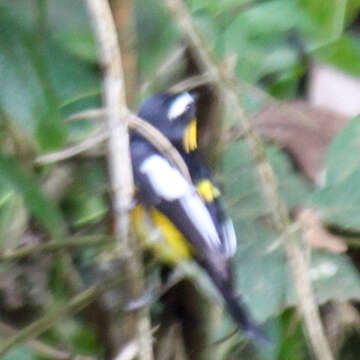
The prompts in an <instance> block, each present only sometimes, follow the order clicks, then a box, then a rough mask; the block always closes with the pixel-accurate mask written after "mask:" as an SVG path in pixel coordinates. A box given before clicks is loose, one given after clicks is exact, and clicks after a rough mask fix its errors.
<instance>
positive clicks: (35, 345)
mask: <svg viewBox="0 0 360 360" xmlns="http://www.w3.org/2000/svg"><path fill="white" fill-rule="evenodd" d="M17 331H18V330H16V329H14V328H13V327H12V326H9V325H7V324H4V323H2V322H0V333H1V334H2V335H5V336H14V335H15V334H16V333H17ZM26 346H28V347H29V348H30V349H31V350H33V351H34V352H36V353H38V354H39V355H42V356H45V357H46V358H51V359H53V360H95V358H94V357H92V356H86V355H79V354H72V353H69V352H66V351H63V350H59V349H56V348H54V347H52V346H50V345H47V344H45V343H43V342H41V341H39V340H29V341H28V342H27V343H26Z"/></svg>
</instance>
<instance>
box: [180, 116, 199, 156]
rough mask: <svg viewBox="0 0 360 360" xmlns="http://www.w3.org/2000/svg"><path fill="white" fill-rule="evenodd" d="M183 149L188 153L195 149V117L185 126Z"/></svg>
mask: <svg viewBox="0 0 360 360" xmlns="http://www.w3.org/2000/svg"><path fill="white" fill-rule="evenodd" d="M183 147H184V150H185V151H186V152H187V153H189V152H191V151H194V150H196V149H197V125H196V118H194V119H193V120H191V121H190V123H189V124H188V125H187V126H186V128H185V134H184V138H183Z"/></svg>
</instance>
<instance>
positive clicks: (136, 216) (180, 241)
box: [131, 205, 191, 264]
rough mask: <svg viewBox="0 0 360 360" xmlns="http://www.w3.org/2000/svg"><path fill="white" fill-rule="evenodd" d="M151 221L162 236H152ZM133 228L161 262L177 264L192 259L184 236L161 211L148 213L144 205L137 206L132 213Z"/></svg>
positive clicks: (144, 244)
mask: <svg viewBox="0 0 360 360" xmlns="http://www.w3.org/2000/svg"><path fill="white" fill-rule="evenodd" d="M148 215H150V219H149V216H148ZM149 220H150V222H153V223H154V225H156V226H157V227H158V228H159V230H160V232H161V235H162V236H155V237H152V236H151V225H149V223H148V222H149ZM151 220H152V221H151ZM131 226H132V227H133V230H134V232H135V233H136V235H137V236H138V238H139V240H140V241H141V242H142V244H143V246H144V248H146V249H148V250H150V251H152V252H153V253H154V255H155V256H156V257H157V258H158V259H159V260H160V261H161V262H164V263H168V264H176V263H178V262H180V261H184V260H188V259H189V258H190V257H191V255H190V254H191V249H190V246H189V244H188V243H187V241H186V239H185V238H184V236H183V235H182V234H181V233H180V231H179V230H178V229H177V228H176V227H175V225H174V224H173V223H172V222H171V221H170V220H169V219H168V218H167V217H166V216H165V215H164V214H162V213H160V212H159V211H157V210H155V209H151V210H150V213H147V212H146V211H145V210H144V208H143V206H142V205H138V206H136V207H135V209H133V210H132V212H131Z"/></svg>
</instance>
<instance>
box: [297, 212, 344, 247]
mask: <svg viewBox="0 0 360 360" xmlns="http://www.w3.org/2000/svg"><path fill="white" fill-rule="evenodd" d="M296 218H297V220H298V221H299V222H300V224H301V225H302V228H303V230H304V231H303V235H304V240H305V241H306V243H307V244H308V245H309V246H310V247H313V248H318V249H323V250H327V251H329V252H332V253H337V254H338V253H343V252H345V251H346V250H347V245H346V243H345V241H344V239H343V238H342V237H340V236H336V235H333V234H331V233H330V232H329V231H328V230H327V228H326V227H325V226H324V224H323V223H322V221H321V219H320V217H319V215H318V214H317V212H316V210H315V209H313V208H309V207H308V208H302V209H300V210H299V211H298V212H297V214H296Z"/></svg>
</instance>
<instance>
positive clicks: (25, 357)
mask: <svg viewBox="0 0 360 360" xmlns="http://www.w3.org/2000/svg"><path fill="white" fill-rule="evenodd" d="M37 359H38V357H36V356H35V354H33V353H32V352H31V351H29V348H27V347H26V346H18V347H17V348H16V349H14V350H12V351H11V352H10V353H8V354H7V355H5V356H4V357H3V360H37Z"/></svg>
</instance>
